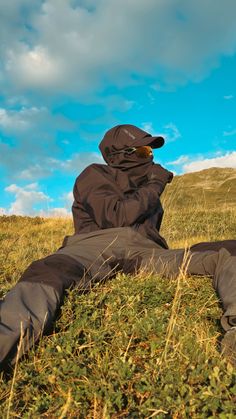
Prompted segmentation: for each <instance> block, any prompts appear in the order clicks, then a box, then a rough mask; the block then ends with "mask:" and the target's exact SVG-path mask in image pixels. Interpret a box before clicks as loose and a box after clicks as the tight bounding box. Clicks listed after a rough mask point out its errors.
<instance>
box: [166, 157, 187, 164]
mask: <svg viewBox="0 0 236 419" xmlns="http://www.w3.org/2000/svg"><path fill="white" fill-rule="evenodd" d="M188 161H189V157H188V156H180V157H179V158H178V159H177V160H173V161H170V162H168V163H166V164H169V165H173V166H179V165H183V164H184V163H186V162H188Z"/></svg>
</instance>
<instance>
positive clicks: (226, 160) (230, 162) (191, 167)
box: [182, 151, 236, 173]
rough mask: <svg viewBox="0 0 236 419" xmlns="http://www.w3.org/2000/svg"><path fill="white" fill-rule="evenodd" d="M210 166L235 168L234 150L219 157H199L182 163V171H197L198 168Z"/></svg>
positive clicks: (235, 152) (235, 157)
mask: <svg viewBox="0 0 236 419" xmlns="http://www.w3.org/2000/svg"><path fill="white" fill-rule="evenodd" d="M210 167H232V168H236V151H233V152H231V153H226V154H224V155H222V156H219V157H213V158H209V159H199V160H196V161H192V162H190V163H187V164H184V165H183V168H182V170H183V172H184V173H189V172H197V171H198V170H203V169H209V168H210Z"/></svg>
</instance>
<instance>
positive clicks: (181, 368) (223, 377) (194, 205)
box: [0, 169, 236, 419]
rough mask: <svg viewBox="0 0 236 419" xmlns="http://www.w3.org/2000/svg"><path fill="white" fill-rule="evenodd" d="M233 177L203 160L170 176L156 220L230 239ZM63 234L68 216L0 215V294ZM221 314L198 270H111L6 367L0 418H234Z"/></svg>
mask: <svg viewBox="0 0 236 419" xmlns="http://www.w3.org/2000/svg"><path fill="white" fill-rule="evenodd" d="M235 176H236V170H231V169H224V170H222V169H210V170H207V171H202V172H199V173H195V174H188V175H184V176H181V177H177V178H176V179H175V180H174V182H173V183H172V184H171V185H170V186H169V187H168V191H166V193H165V196H164V206H165V209H166V213H165V217H164V222H163V228H162V234H163V235H165V237H167V238H168V241H169V244H170V245H171V247H180V246H185V245H190V244H192V243H195V242H198V241H199V240H209V239H210V240H217V239H222V238H224V239H227V238H232V237H233V238H236V237H235V236H236V234H235V233H236V209H235V208H236V207H235V205H233V204H234V203H235V200H236V194H235V193H234V194H231V195H230V201H228V200H227V199H228V197H229V194H228V195H227V194H226V191H227V190H228V189H227V188H226V186H225V185H229V183H230V182H231V187H232V188H235V181H234V182H233V181H232V179H234V178H235ZM201 179H202V183H201ZM191 182H192V183H191ZM213 184H214V187H213ZM184 185H186V190H187V191H188V192H186V191H185V190H184V189H185V188H184ZM180 186H181V187H180ZM222 190H224V191H225V192H224V195H225V197H223V196H222V194H221V191H222ZM199 191H201V194H202V195H201V196H205V197H206V199H205V200H204V204H203V205H202V204H201V203H200V199H201V198H200V195H199ZM203 191H205V192H204V193H203ZM182 193H187V195H188V196H189V198H188V200H187V198H186V201H184V202H185V203H184V205H183V199H181V194H182ZM214 193H215V202H217V204H214ZM200 204H201V205H200ZM72 231H73V228H72V222H71V220H64V219H41V218H37V217H36V218H29V217H1V218H0V239H1V248H0V259H1V270H0V282H1V296H3V295H4V294H5V293H6V291H7V290H8V289H10V288H11V287H12V285H13V284H14V283H15V282H16V281H17V279H18V278H19V276H20V274H21V273H22V272H23V271H24V269H25V268H26V267H27V266H28V265H29V263H31V261H33V260H35V259H38V258H41V257H43V256H46V255H48V254H50V253H52V252H53V251H54V250H56V249H57V248H58V246H59V245H60V243H61V241H62V239H63V237H64V236H65V235H66V234H71V233H72ZM221 313H222V310H221V307H220V304H219V302H218V299H217V297H216V295H215V292H214V291H213V289H212V287H211V284H210V279H209V278H204V277H187V276H185V275H180V276H179V278H178V280H175V281H170V280H168V281H167V280H166V279H165V278H161V277H158V276H156V275H153V274H150V275H146V276H144V275H142V274H140V275H137V276H135V277H129V276H124V275H121V274H120V275H118V276H117V278H116V279H114V280H112V281H108V282H106V283H103V284H100V285H98V286H96V288H94V290H93V291H92V292H91V293H90V294H86V295H79V294H78V292H77V291H76V290H74V291H71V292H70V293H69V295H68V296H67V298H66V299H65V304H64V306H63V308H62V312H61V315H60V318H58V320H57V322H56V323H55V329H54V332H53V333H52V335H50V336H44V337H43V338H42V339H41V340H40V342H39V344H38V345H37V346H36V347H35V348H33V349H32V350H31V351H30V353H29V356H28V357H26V358H25V359H23V360H22V361H21V362H20V363H19V364H18V365H17V366H16V369H15V375H14V376H9V377H4V376H3V375H0V404H1V406H0V417H3V418H7V417H9V418H10V417H11V418H13V417H16V418H19V417H20V418H81V419H82V418H94V419H102V418H104V419H106V418H114V419H116V418H117V419H118V418H153V417H154V418H174V419H180V418H222V419H227V418H228V419H233V418H235V417H236V407H235V406H236V371H233V368H232V367H231V365H230V364H227V362H226V361H225V360H224V359H222V357H221V354H220V352H219V342H220V339H221V337H222V329H221V326H220V322H219V319H220V316H221Z"/></svg>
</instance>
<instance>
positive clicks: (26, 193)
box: [5, 183, 51, 215]
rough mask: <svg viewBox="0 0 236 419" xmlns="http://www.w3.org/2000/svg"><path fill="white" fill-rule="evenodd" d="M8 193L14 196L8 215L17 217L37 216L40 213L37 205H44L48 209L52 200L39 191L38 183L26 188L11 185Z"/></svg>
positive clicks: (7, 188)
mask: <svg viewBox="0 0 236 419" xmlns="http://www.w3.org/2000/svg"><path fill="white" fill-rule="evenodd" d="M5 191H6V192H10V193H12V194H14V195H15V196H14V199H15V200H14V201H13V202H12V204H11V206H10V208H9V210H8V214H15V215H35V214H37V213H38V210H37V205H39V204H43V205H44V206H46V207H47V205H48V204H49V202H51V198H50V197H49V196H48V195H45V193H44V192H41V191H38V185H37V183H32V184H29V185H26V186H25V187H20V186H17V185H16V184H12V185H9V186H7V187H6V188H5Z"/></svg>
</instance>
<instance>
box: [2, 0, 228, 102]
mask: <svg viewBox="0 0 236 419" xmlns="http://www.w3.org/2000/svg"><path fill="white" fill-rule="evenodd" d="M235 13H236V3H235V0H227V6H226V5H225V3H223V2H222V0H208V1H207V2H206V1H205V0H199V1H192V2H190V1H189V0H180V1H176V0H169V1H166V0H160V1H158V2H157V1H156V0H147V1H145V2H144V1H143V0H130V1H128V2H127V1H126V0H120V1H119V2H117V1H116V0H96V2H95V1H90V2H87V1H75V0H68V1H65V0H45V1H44V2H41V1H40V0H37V1H35V2H32V1H29V0H19V1H18V0H17V1H16V0H12V1H11V2H9V1H7V0H2V1H1V4H0V16H1V18H0V19H1V22H0V27H1V29H0V31H1V35H2V37H1V39H2V40H3V42H2V43H1V47H0V54H1V56H2V60H3V62H4V63H5V68H4V69H3V71H4V72H5V76H6V77H7V80H8V82H7V83H6V84H7V87H8V88H9V86H10V84H11V85H15V87H16V88H17V89H22V88H23V89H25V88H30V89H32V88H33V89H35V88H37V89H40V91H41V90H42V89H44V88H45V89H47V91H49V90H51V91H54V92H55V93H56V94H61V93H65V92H67V93H71V94H76V95H78V94H79V95H81V94H82V93H86V95H88V92H90V93H93V92H94V91H95V90H96V89H97V88H99V89H100V88H101V86H102V87H103V86H107V85H108V84H109V83H110V82H111V81H112V82H113V83H114V84H116V85H117V86H118V85H127V84H130V83H135V79H133V77H132V74H139V75H140V76H151V77H154V78H155V79H156V84H160V85H162V84H163V83H166V82H167V83H169V84H175V83H177V84H178V83H179V82H180V83H182V82H183V81H187V80H199V78H201V77H203V76H205V75H206V74H207V73H209V71H210V70H211V69H212V68H214V67H216V66H217V64H218V60H219V58H220V56H221V55H232V54H233V53H234V52H235V49H236V30H235ZM114 16H116V18H115V19H114ZM16 22H17V23H18V24H16ZM141 28H145V30H141Z"/></svg>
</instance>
